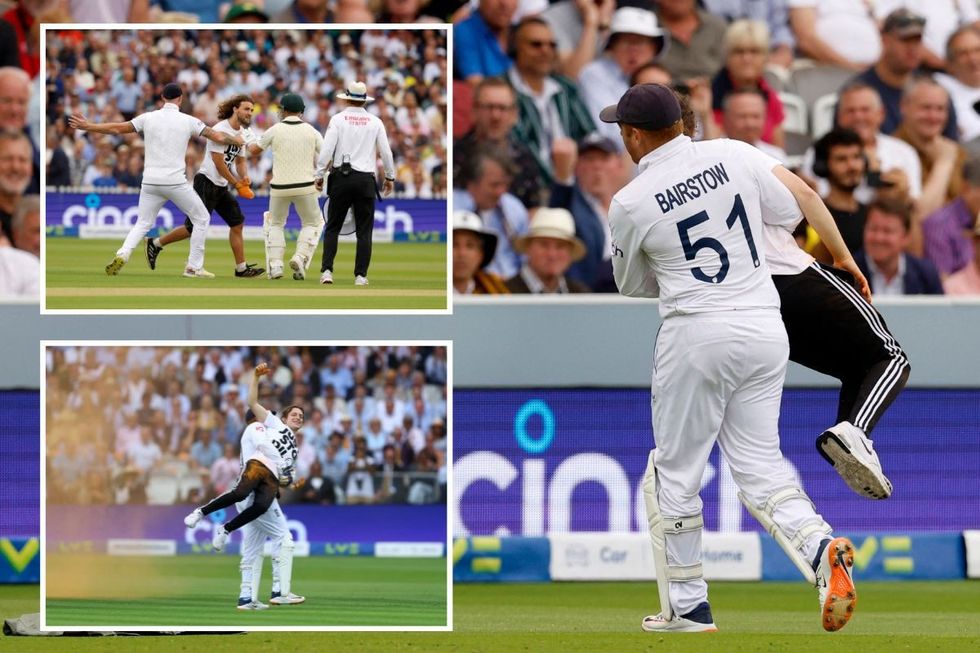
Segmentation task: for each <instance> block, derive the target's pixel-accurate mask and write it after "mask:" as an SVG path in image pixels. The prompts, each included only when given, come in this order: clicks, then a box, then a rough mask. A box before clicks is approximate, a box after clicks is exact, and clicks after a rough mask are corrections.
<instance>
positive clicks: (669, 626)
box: [640, 603, 718, 633]
mask: <svg viewBox="0 0 980 653" xmlns="http://www.w3.org/2000/svg"><path fill="white" fill-rule="evenodd" d="M640 627H641V628H642V629H643V630H645V631H647V632H648V633H667V632H670V633H714V632H717V631H718V627H717V626H715V622H714V619H712V617H711V608H710V607H709V606H708V604H707V603H702V604H700V605H699V606H698V607H696V608H694V609H693V610H691V611H690V612H688V613H687V614H686V615H684V616H683V617H681V616H679V615H676V614H675V615H674V616H673V617H671V618H670V619H664V617H663V615H662V614H654V615H650V616H649V617H644V618H643V623H641V624H640Z"/></svg>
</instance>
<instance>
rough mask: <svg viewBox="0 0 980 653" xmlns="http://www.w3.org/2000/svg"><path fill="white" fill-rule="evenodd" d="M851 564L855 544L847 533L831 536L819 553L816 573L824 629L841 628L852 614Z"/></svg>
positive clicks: (854, 591) (855, 597) (853, 597)
mask: <svg viewBox="0 0 980 653" xmlns="http://www.w3.org/2000/svg"><path fill="white" fill-rule="evenodd" d="M853 565H854V545H853V544H851V541H850V540H849V539H847V538H846V537H835V538H834V539H832V540H830V542H829V543H828V544H827V546H826V548H824V550H823V552H822V553H821V554H820V562H819V563H818V564H817V568H816V569H815V571H816V574H817V596H818V598H819V600H820V620H821V622H822V623H823V629H824V630H828V631H835V630H840V629H841V628H843V627H844V626H846V625H847V622H848V621H849V620H850V619H851V616H853V614H854V606H856V605H857V590H855V589H854V580H853V579H852V578H851V567H852V566H853Z"/></svg>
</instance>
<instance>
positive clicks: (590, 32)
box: [538, 0, 616, 79]
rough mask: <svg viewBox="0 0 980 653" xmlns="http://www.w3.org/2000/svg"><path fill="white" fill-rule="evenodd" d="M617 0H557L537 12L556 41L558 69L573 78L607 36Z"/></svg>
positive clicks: (593, 55) (601, 47)
mask: <svg viewBox="0 0 980 653" xmlns="http://www.w3.org/2000/svg"><path fill="white" fill-rule="evenodd" d="M615 11H616V0H559V1H558V2H554V3H552V4H550V5H549V6H548V7H547V9H545V10H544V11H542V12H541V13H540V14H538V15H539V16H540V17H541V18H543V19H544V20H546V21H548V25H549V26H550V27H551V31H552V32H553V33H554V35H555V40H556V41H557V42H558V70H559V71H561V74H562V75H565V76H567V77H570V78H572V79H576V78H577V77H578V76H579V73H581V72H582V68H583V67H585V66H586V64H588V63H589V62H591V61H592V60H593V59H595V58H596V57H599V56H602V49H603V46H604V45H605V43H606V41H607V40H608V39H609V27H610V25H611V23H612V15H613V12H615Z"/></svg>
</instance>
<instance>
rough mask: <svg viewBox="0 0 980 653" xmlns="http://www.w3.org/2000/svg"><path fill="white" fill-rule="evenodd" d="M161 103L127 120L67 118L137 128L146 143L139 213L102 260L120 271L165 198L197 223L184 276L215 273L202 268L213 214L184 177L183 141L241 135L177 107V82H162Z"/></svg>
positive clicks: (124, 130)
mask: <svg viewBox="0 0 980 653" xmlns="http://www.w3.org/2000/svg"><path fill="white" fill-rule="evenodd" d="M162 96H163V101H164V105H163V108H161V109H157V110H156V111H149V112H147V113H144V114H140V115H138V116H136V117H135V118H133V119H132V120H130V121H129V122H109V123H103V124H96V123H90V122H89V121H88V120H86V119H85V117H84V116H80V115H72V116H71V117H70V118H69V119H68V124H69V125H70V126H71V127H74V128H75V129H81V130H83V131H91V132H95V133H97V134H116V135H121V134H132V133H134V132H139V133H140V134H142V136H143V142H144V143H145V145H146V160H145V162H144V164H143V185H142V186H141V187H140V197H139V206H138V211H139V216H138V218H137V220H136V224H134V225H133V228H132V229H130V230H129V234H127V235H126V240H125V241H124V242H123V244H122V247H120V248H119V250H118V251H117V252H116V255H115V257H114V258H113V259H112V261H111V262H110V263H109V265H107V266H106V268H105V271H106V274H108V275H115V274H118V273H119V270H121V269H122V267H123V266H124V265H126V263H127V262H129V257H130V255H131V254H132V253H133V250H134V249H136V246H137V245H139V244H140V243H141V242H142V241H143V237H144V236H146V233H147V232H148V231H149V230H150V229H151V228H152V227H153V223H154V222H156V219H157V214H158V213H159V212H160V209H161V208H163V205H164V204H166V203H167V200H170V201H172V202H173V203H174V204H176V205H177V208H178V209H180V210H181V211H183V212H184V214H185V215H187V217H188V218H190V220H191V223H192V224H193V225H194V227H195V229H194V232H193V234H192V235H191V248H190V254H189V256H188V257H187V266H186V267H185V268H184V276H185V277H198V278H205V279H209V278H213V277H214V275H213V274H211V273H210V272H208V271H207V270H205V269H204V245H205V240H206V238H207V231H208V225H209V224H210V222H211V214H210V213H209V212H208V210H207V209H206V208H205V207H204V203H203V202H202V201H201V198H200V197H198V195H197V193H195V192H194V189H193V188H192V187H191V185H190V183H188V181H187V173H186V171H185V167H184V155H185V154H186V153H187V142H188V141H189V140H190V139H191V138H193V137H194V136H203V137H204V138H206V139H208V140H211V141H214V142H215V143H218V144H220V145H238V146H241V145H244V144H245V141H244V140H243V139H242V138H241V137H239V136H232V135H230V134H223V133H220V132H216V131H214V130H212V129H211V128H210V127H208V126H207V125H205V124H204V123H203V122H201V121H200V120H198V119H197V118H195V117H194V116H190V115H187V114H186V113H181V111H180V100H181V96H182V92H181V89H180V86H178V85H177V84H167V85H166V86H165V87H164V88H163V93H162Z"/></svg>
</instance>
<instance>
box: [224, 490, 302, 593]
mask: <svg viewBox="0 0 980 653" xmlns="http://www.w3.org/2000/svg"><path fill="white" fill-rule="evenodd" d="M254 498H255V495H254V494H251V495H249V496H248V498H247V499H245V500H244V501H239V502H238V503H236V504H235V508H237V509H238V512H241V511H242V510H244V509H245V508H247V507H248V506H250V505H252V501H254ZM241 531H242V546H241V555H242V559H241V564H240V565H239V568H240V570H241V575H242V592H243V593H242V594H239V596H244V592H245V590H246V587H247V588H248V589H250V590H251V591H252V595H253V596H257V595H258V593H257V592H256V590H257V588H255V587H254V586H253V584H254V583H259V582H260V581H261V579H260V578H252V564H253V563H254V562H255V561H256V560H257V559H258V558H259V557H260V556H262V549H263V548H264V546H265V540H266V538H270V539H271V540H272V551H271V553H272V560H273V563H272V581H273V585H275V584H276V581H277V580H278V579H279V570H278V569H277V568H276V564H275V560H276V558H277V557H278V555H279V549H280V548H282V543H283V542H284V541H285V539H286V538H288V537H292V535H291V534H290V532H289V526H288V524H287V523H286V516H285V515H284V514H283V512H282V508H280V507H279V500H278V499H273V500H272V505H270V506H269V509H268V510H266V511H265V512H264V513H262V514H261V515H259V516H258V517H257V518H255V519H254V520H252V521H250V522H249V523H247V524H245V525H244V526H242V528H241Z"/></svg>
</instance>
